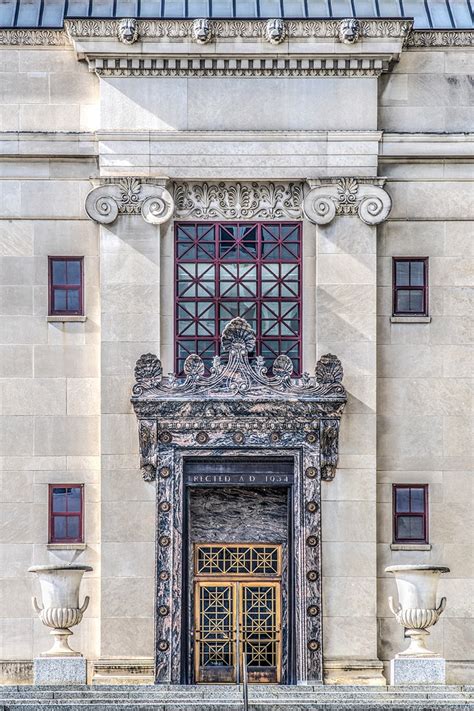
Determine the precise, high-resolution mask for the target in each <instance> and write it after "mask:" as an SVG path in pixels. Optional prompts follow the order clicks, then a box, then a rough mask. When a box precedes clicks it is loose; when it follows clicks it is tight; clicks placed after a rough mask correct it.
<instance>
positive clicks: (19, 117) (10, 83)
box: [0, 47, 99, 132]
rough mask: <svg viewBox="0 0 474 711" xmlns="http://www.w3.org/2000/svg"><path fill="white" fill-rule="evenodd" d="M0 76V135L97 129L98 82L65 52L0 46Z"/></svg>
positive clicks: (67, 51)
mask: <svg viewBox="0 0 474 711" xmlns="http://www.w3.org/2000/svg"><path fill="white" fill-rule="evenodd" d="M0 77H1V90H0V91H1V94H0V96H1V106H0V131H67V132H69V131H89V130H92V129H94V128H97V127H98V124H97V121H98V117H99V114H98V108H99V102H98V99H99V93H98V86H99V82H98V79H97V77H96V76H95V75H93V74H89V72H88V70H87V65H86V64H85V63H79V62H78V61H77V59H76V57H75V54H74V52H73V51H72V49H71V48H70V47H55V48H51V47H39V48H31V47H20V48H18V47H16V48H13V47H11V48H5V47H2V48H1V50H0Z"/></svg>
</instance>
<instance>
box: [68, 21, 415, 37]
mask: <svg viewBox="0 0 474 711" xmlns="http://www.w3.org/2000/svg"><path fill="white" fill-rule="evenodd" d="M119 22H120V20H99V19H95V18H89V19H73V20H65V22H64V26H65V29H66V30H67V32H68V34H69V35H70V36H71V37H74V38H81V37H117V34H118V25H119ZM207 22H208V23H209V30H210V32H211V33H212V36H213V37H214V38H241V37H242V38H247V39H264V40H266V41H271V40H270V36H272V37H275V38H276V37H280V35H281V33H284V37H287V38H293V37H294V38H313V37H315V38H328V39H337V40H339V41H342V40H341V38H340V32H341V20H285V21H283V20H280V21H278V20H207ZM194 23H195V20H137V28H138V33H139V36H140V37H147V38H157V39H160V38H167V37H169V38H174V39H180V38H182V39H196V37H195V33H196V29H195V24H194ZM269 23H276V24H274V25H272V28H269ZM358 23H359V24H358V31H359V36H360V37H375V38H379V37H390V38H403V39H404V38H406V37H407V35H408V33H409V32H410V31H411V29H412V26H413V22H412V21H411V20H406V19H387V20H375V19H374V20H370V19H368V20H359V21H358ZM206 34H207V33H206Z"/></svg>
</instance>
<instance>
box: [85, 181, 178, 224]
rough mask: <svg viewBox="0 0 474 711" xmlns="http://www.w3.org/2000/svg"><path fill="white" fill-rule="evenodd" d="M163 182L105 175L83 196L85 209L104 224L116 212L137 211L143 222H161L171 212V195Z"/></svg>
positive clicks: (112, 220)
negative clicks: (102, 179) (101, 182)
mask: <svg viewBox="0 0 474 711" xmlns="http://www.w3.org/2000/svg"><path fill="white" fill-rule="evenodd" d="M163 182H164V181H163V180H158V179H153V178H138V177H125V178H118V179H116V178H106V179H105V180H104V182H103V184H102V185H99V186H98V187H96V188H94V189H93V190H91V191H90V193H89V194H88V196H87V197H86V203H85V208H86V212H87V214H88V215H89V217H90V218H91V219H92V220H94V221H95V222H100V223H101V224H103V225H109V224H111V223H112V222H114V221H115V220H116V219H117V216H118V215H140V214H141V216H142V217H143V219H144V220H145V222H149V223H150V224H152V225H161V224H163V223H164V222H167V220H169V219H170V217H171V216H172V215H173V212H174V202H173V198H172V197H171V194H170V193H169V191H168V190H167V189H166V188H165V187H164V185H163Z"/></svg>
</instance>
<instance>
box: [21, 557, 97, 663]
mask: <svg viewBox="0 0 474 711" xmlns="http://www.w3.org/2000/svg"><path fill="white" fill-rule="evenodd" d="M90 570H92V568H91V567H90V566H89V565H36V566H33V567H32V568H28V572H29V573H36V575H37V576H38V578H39V582H40V586H41V597H42V603H43V606H42V607H40V606H39V605H38V601H37V600H36V597H33V598H32V602H33V607H34V609H35V611H36V612H37V613H38V615H39V617H40V620H41V622H42V623H43V624H44V625H46V626H47V627H51V628H52V630H51V635H52V636H53V637H54V643H53V646H52V647H51V649H50V650H49V651H48V652H44V653H43V654H42V655H41V656H42V657H81V656H82V655H81V654H80V652H75V651H74V650H73V649H71V647H70V646H69V642H68V637H69V636H70V635H72V632H71V630H70V629H69V628H70V627H73V626H74V625H78V624H79V622H80V621H81V620H82V615H83V614H84V612H85V610H86V609H87V606H88V604H89V597H87V596H86V597H85V599H84V602H83V604H82V606H80V605H79V588H80V585H81V580H82V576H83V575H84V573H86V572H88V571H90Z"/></svg>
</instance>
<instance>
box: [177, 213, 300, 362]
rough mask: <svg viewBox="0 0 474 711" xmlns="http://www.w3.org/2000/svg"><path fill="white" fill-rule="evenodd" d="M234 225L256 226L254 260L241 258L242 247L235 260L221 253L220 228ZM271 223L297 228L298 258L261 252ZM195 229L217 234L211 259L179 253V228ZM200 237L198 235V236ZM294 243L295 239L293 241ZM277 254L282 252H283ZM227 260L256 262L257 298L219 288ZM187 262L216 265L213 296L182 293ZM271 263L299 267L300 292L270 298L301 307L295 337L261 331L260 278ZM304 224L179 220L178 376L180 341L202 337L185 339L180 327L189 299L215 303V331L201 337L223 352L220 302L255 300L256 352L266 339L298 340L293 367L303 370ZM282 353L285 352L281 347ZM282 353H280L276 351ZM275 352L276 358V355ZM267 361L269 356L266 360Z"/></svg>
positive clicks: (260, 221) (272, 223) (248, 263)
mask: <svg viewBox="0 0 474 711" xmlns="http://www.w3.org/2000/svg"><path fill="white" fill-rule="evenodd" d="M233 226H239V227H244V228H249V229H250V228H251V227H253V226H255V227H256V229H257V234H258V236H257V245H258V249H257V255H256V256H255V258H254V259H250V258H249V257H245V256H244V257H243V258H242V256H241V255H242V252H244V251H245V249H243V250H242V251H240V247H239V256H238V257H237V258H236V259H235V260H232V262H229V260H228V258H227V259H226V258H225V256H222V255H221V254H220V252H219V249H218V247H219V244H220V242H219V229H220V228H221V227H222V228H224V230H226V229H230V228H232V227H233ZM269 226H272V227H275V226H276V227H279V228H280V229H281V228H282V227H290V228H291V229H294V230H295V231H296V234H297V240H296V243H297V244H298V254H297V257H295V258H294V259H289V258H288V259H283V258H281V257H280V256H279V257H274V256H273V257H270V258H268V257H267V258H265V259H264V257H263V254H262V252H261V247H262V242H261V237H262V230H263V229H264V228H268V227H269ZM195 228H203V229H206V228H207V229H208V230H209V231H210V230H213V231H214V237H213V242H212V244H213V248H214V249H215V252H214V255H213V257H211V256H210V255H209V259H206V260H202V261H200V260H199V258H198V257H197V258H194V257H184V256H183V255H180V254H179V244H180V240H179V230H180V229H185V230H186V229H187V230H190V229H195ZM196 239H197V238H196ZM292 243H293V242H292ZM281 248H282V245H280V247H278V250H280V249H281ZM278 254H281V253H280V251H279V252H278ZM228 263H238V264H243V265H246V264H247V265H248V266H249V267H250V266H251V265H254V266H255V267H256V289H257V293H256V296H255V297H250V296H249V297H247V296H246V297H236V298H234V297H231V298H227V297H225V296H222V295H221V294H220V290H219V288H218V286H217V284H218V272H219V266H220V265H223V266H225V265H226V264H228ZM186 264H192V265H193V264H205V265H208V266H209V267H211V266H212V267H213V269H214V276H213V278H212V280H213V281H214V283H215V294H214V297H209V298H207V297H204V298H200V297H194V296H193V297H183V296H182V295H181V296H180V295H179V284H180V281H179V269H180V267H182V266H183V265H184V266H185V265H186ZM267 264H268V265H271V264H290V265H291V266H295V267H297V269H298V279H297V290H298V291H297V295H296V296H295V297H282V296H278V297H271V299H272V300H273V301H276V302H278V303H279V304H281V303H292V304H295V305H296V306H297V308H298V321H299V324H298V334H297V335H296V336H294V337H292V336H288V337H285V336H282V335H278V336H275V337H268V338H267V339H265V335H264V334H263V333H262V329H261V320H260V319H259V318H258V316H259V315H260V309H261V305H262V304H263V303H264V296H263V294H262V284H264V280H263V279H262V278H261V275H262V265H267ZM302 272H303V223H302V221H301V220H216V221H214V220H202V221H200V220H190V221H186V220H178V221H176V222H175V224H174V316H173V324H174V325H173V328H174V344H175V345H174V368H175V374H176V375H182V374H183V370H182V366H181V367H180V365H181V364H180V353H179V343H180V342H181V341H185V340H195V341H198V340H199V338H198V337H196V336H194V335H192V336H189V338H186V336H183V335H181V334H180V330H179V328H180V327H179V316H178V313H179V307H180V306H182V305H184V304H185V303H186V302H194V303H196V302H199V301H201V302H203V301H206V302H207V301H209V302H211V301H212V303H213V304H214V307H215V308H214V315H213V316H212V319H213V320H214V322H215V326H214V332H213V335H212V336H211V335H209V336H202V337H201V340H209V341H211V340H212V341H214V345H215V353H216V354H220V352H221V351H220V338H221V333H220V330H221V328H220V327H219V323H220V315H219V309H218V308H217V307H218V306H219V304H221V305H225V303H226V302H237V301H238V302H245V301H248V302H250V301H252V302H253V301H254V302H255V303H256V304H257V324H256V339H257V344H256V351H255V354H252V356H251V357H253V355H260V353H261V346H262V343H263V342H264V340H274V341H279V342H281V343H284V342H285V341H287V342H290V341H296V342H297V344H298V357H297V358H296V361H297V365H296V367H295V370H294V375H296V376H299V375H300V374H301V373H302V370H303V368H302V364H303V274H302ZM268 300H269V299H267V301H268ZM280 352H284V351H282V350H280ZM276 355H279V354H276ZM276 355H275V357H276ZM266 360H268V358H267V359H266ZM292 360H293V361H295V358H292ZM267 367H271V361H269V362H268V363H267Z"/></svg>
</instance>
